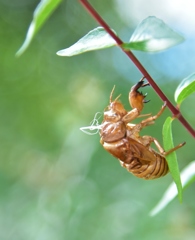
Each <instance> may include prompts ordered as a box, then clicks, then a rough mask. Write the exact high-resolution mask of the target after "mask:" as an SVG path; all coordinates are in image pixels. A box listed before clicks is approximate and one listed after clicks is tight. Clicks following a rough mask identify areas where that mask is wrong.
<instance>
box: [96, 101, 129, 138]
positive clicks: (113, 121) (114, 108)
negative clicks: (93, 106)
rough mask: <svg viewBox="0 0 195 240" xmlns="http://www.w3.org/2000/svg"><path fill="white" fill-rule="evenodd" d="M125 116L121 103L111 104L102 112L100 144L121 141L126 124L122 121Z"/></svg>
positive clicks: (125, 112)
mask: <svg viewBox="0 0 195 240" xmlns="http://www.w3.org/2000/svg"><path fill="white" fill-rule="evenodd" d="M126 114H127V111H126V110H125V109H124V107H123V105H122V103H120V102H119V101H116V100H115V101H114V102H111V103H110V105H109V106H108V108H107V110H106V111H105V112H104V119H103V122H102V124H101V125H102V127H101V130H100V136H101V141H102V142H114V141H117V140H120V139H122V138H123V137H124V136H125V135H126V124H125V123H124V122H123V121H122V119H123V117H124V116H125V115H126Z"/></svg>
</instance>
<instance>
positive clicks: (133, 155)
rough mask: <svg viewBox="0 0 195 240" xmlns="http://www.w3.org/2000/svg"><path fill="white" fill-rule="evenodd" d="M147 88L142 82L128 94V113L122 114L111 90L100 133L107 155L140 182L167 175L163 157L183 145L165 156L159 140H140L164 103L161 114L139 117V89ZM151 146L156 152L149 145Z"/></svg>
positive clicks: (119, 104) (140, 97) (140, 95)
mask: <svg viewBox="0 0 195 240" xmlns="http://www.w3.org/2000/svg"><path fill="white" fill-rule="evenodd" d="M147 85H149V84H148V83H145V84H144V80H143V78H142V79H141V80H140V81H139V82H138V83H137V84H136V85H134V86H133V87H132V88H131V90H130V92H129V103H130V105H131V107H132V110H131V111H127V110H125V108H124V106H123V104H122V103H121V102H120V101H119V100H118V99H119V97H117V98H116V99H115V100H112V96H113V92H114V88H113V90H112V92H111V94H110V103H109V105H108V107H107V108H106V110H105V111H104V118H103V122H102V124H101V126H102V127H101V130H100V137H101V139H100V143H101V144H102V146H103V147H104V149H105V150H106V151H108V152H109V153H110V154H112V155H113V156H114V157H116V158H117V159H118V160H119V161H120V164H121V166H123V167H124V168H126V169H127V170H128V171H129V172H131V173H132V174H133V175H135V176H136V177H139V178H143V179H155V178H159V177H162V176H164V175H166V174H167V173H168V171H169V169H168V164H167V162H166V159H165V156H166V155H168V154H169V153H171V152H173V151H175V150H177V149H178V148H180V147H182V146H183V145H184V144H185V143H182V144H179V145H178V146H176V147H174V148H173V149H170V150H169V151H167V152H165V150H164V149H163V148H162V147H161V145H160V143H159V142H158V140H157V139H156V138H154V137H151V136H140V134H139V133H140V131H141V130H142V129H143V128H145V127H147V126H149V125H151V124H154V123H155V120H156V119H157V118H158V117H160V116H161V114H162V113H163V111H164V109H165V107H166V103H164V105H163V106H162V108H161V109H160V111H159V112H158V113H157V114H156V115H154V116H151V114H145V115H141V111H142V109H143V107H144V103H146V102H148V101H147V100H145V97H146V95H143V94H142V92H139V91H138V90H139V88H141V87H145V86H147ZM137 117H145V119H144V120H142V121H141V122H140V123H138V124H133V123H132V121H133V120H134V119H136V118H137ZM152 142H153V143H154V144H155V145H156V147H157V149H158V151H159V152H157V151H155V150H154V149H153V148H152V147H151V146H150V145H151V143H152Z"/></svg>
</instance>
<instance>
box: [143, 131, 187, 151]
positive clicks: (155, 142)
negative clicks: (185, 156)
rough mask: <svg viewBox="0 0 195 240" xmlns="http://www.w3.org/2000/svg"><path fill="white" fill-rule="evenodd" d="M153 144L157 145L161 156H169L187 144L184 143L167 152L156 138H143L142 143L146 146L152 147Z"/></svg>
mask: <svg viewBox="0 0 195 240" xmlns="http://www.w3.org/2000/svg"><path fill="white" fill-rule="evenodd" d="M152 142H153V143H154V144H155V145H156V147H157V149H158V150H159V152H160V154H162V155H163V156H167V155H169V154H170V153H172V152H174V151H176V150H177V149H179V148H181V147H183V146H184V145H185V144H186V143H185V142H183V143H180V144H178V145H177V146H175V147H173V148H171V149H170V150H168V151H165V150H164V148H163V147H162V146H161V145H160V143H159V141H158V140H157V139H156V138H153V137H150V136H143V137H142V143H143V144H144V145H145V146H150V145H151V143H152Z"/></svg>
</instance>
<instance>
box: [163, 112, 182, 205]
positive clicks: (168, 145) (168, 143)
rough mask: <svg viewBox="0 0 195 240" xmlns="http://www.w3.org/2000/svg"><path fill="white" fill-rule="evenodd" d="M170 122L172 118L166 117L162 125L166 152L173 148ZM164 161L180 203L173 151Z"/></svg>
mask: <svg viewBox="0 0 195 240" xmlns="http://www.w3.org/2000/svg"><path fill="white" fill-rule="evenodd" d="M172 121H173V118H171V117H168V118H167V119H166V121H165V123H164V125H163V143H164V149H165V151H168V150H170V149H172V148H174V144H173V137H172V127H171V124H172ZM166 160H167V162H168V166H169V171H170V173H171V175H172V178H173V180H174V182H175V184H176V186H177V190H178V197H179V200H180V202H182V185H181V179H180V172H179V167H178V163H177V156H176V152H175V151H174V152H172V153H170V154H168V155H167V156H166Z"/></svg>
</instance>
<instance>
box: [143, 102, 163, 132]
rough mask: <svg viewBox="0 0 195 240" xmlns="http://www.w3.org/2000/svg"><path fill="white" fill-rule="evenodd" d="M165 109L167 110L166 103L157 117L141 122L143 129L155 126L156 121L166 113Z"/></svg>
mask: <svg viewBox="0 0 195 240" xmlns="http://www.w3.org/2000/svg"><path fill="white" fill-rule="evenodd" d="M165 108H166V102H164V104H163V106H162V108H161V110H160V111H159V112H158V113H157V114H156V115H154V116H151V117H149V118H147V119H145V120H143V121H141V123H140V124H141V125H142V128H144V127H146V126H149V125H151V124H154V121H155V120H156V119H157V118H159V117H160V116H161V114H162V113H163V112H164V110H165Z"/></svg>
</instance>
